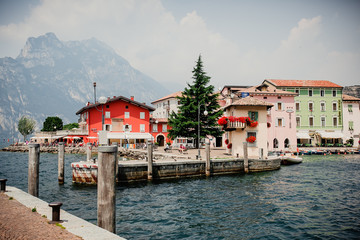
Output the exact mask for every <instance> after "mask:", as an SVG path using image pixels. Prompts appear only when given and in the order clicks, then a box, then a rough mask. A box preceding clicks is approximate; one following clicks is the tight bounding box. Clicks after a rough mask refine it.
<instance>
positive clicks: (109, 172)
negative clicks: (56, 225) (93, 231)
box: [1, 143, 118, 233]
mask: <svg viewBox="0 0 360 240" xmlns="http://www.w3.org/2000/svg"><path fill="white" fill-rule="evenodd" d="M64 147H65V146H64V144H63V143H59V151H58V182H59V184H64V182H65V174H64V166H65V148H64ZM87 147H88V149H89V150H88V151H87V160H90V159H91V146H89V145H88V146H87ZM117 152H118V147H117V146H114V145H112V146H100V147H99V148H98V184H97V192H98V204H97V209H98V226H99V227H102V228H104V229H106V230H108V231H110V232H113V233H115V226H116V225H115V223H116V222H115V215H116V214H115V206H116V202H115V199H116V188H115V186H116V176H117V172H118V171H117V169H116V168H117V166H118V158H117ZM39 163H40V144H29V163H28V164H29V167H28V168H29V171H28V193H29V194H31V195H32V196H35V197H39ZM6 180H7V179H1V190H2V189H3V188H4V191H5V183H6ZM3 186H4V187H3ZM61 206H62V203H61V202H52V203H50V204H49V207H52V209H53V221H52V222H59V221H60V207H61Z"/></svg>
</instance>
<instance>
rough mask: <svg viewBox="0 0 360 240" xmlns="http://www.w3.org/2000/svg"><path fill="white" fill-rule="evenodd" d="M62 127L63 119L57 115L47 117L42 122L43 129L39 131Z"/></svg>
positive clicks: (54, 129) (50, 130)
mask: <svg viewBox="0 0 360 240" xmlns="http://www.w3.org/2000/svg"><path fill="white" fill-rule="evenodd" d="M62 129H63V121H62V119H61V118H59V117H47V118H46V119H45V122H44V124H43V129H42V130H41V131H44V132H52V131H56V130H62Z"/></svg>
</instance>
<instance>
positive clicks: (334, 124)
mask: <svg viewBox="0 0 360 240" xmlns="http://www.w3.org/2000/svg"><path fill="white" fill-rule="evenodd" d="M337 122H338V121H337V117H333V126H334V127H337Z"/></svg>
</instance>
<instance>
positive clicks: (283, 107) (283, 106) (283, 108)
mask: <svg viewBox="0 0 360 240" xmlns="http://www.w3.org/2000/svg"><path fill="white" fill-rule="evenodd" d="M281 110H283V111H284V110H285V104H284V103H281Z"/></svg>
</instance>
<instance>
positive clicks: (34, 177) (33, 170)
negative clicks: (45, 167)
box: [28, 143, 40, 197]
mask: <svg viewBox="0 0 360 240" xmlns="http://www.w3.org/2000/svg"><path fill="white" fill-rule="evenodd" d="M39 161H40V144H37V143H31V144H29V169H28V193H29V194H31V195H33V196H35V197H39Z"/></svg>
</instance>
